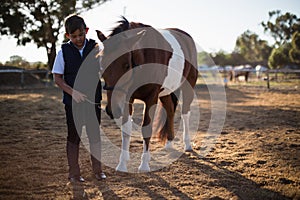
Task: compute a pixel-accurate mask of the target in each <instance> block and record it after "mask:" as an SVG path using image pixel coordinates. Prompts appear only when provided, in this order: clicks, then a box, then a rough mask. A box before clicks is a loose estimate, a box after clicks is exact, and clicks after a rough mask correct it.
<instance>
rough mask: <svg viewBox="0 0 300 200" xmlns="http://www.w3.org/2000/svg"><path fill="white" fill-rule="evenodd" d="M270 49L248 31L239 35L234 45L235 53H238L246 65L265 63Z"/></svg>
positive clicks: (266, 43)
mask: <svg viewBox="0 0 300 200" xmlns="http://www.w3.org/2000/svg"><path fill="white" fill-rule="evenodd" d="M271 50H272V48H271V47H270V46H269V45H268V42H267V41H265V40H261V39H259V36H258V35H257V34H255V33H253V32H251V31H249V30H247V31H245V32H244V33H243V34H242V35H240V36H239V37H238V38H237V40H236V44H235V52H237V53H240V54H241V55H242V56H243V57H244V59H245V61H246V62H248V63H267V61H268V57H269V55H270V53H271Z"/></svg>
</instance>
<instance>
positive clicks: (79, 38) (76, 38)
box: [66, 28, 88, 49]
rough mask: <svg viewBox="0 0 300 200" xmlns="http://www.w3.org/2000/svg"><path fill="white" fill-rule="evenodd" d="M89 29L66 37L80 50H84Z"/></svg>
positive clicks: (79, 30) (78, 30)
mask: <svg viewBox="0 0 300 200" xmlns="http://www.w3.org/2000/svg"><path fill="white" fill-rule="evenodd" d="M87 31H88V29H87V28H86V29H77V30H76V31H74V32H73V33H66V37H67V38H68V39H69V40H71V42H72V43H73V44H74V45H75V46H76V47H77V48H78V49H82V48H83V46H84V41H85V35H86V33H87Z"/></svg>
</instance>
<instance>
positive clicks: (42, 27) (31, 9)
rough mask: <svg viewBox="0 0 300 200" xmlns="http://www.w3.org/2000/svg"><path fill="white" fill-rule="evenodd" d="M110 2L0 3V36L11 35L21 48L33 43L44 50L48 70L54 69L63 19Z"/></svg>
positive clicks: (46, 0) (23, 0) (32, 0)
mask: <svg viewBox="0 0 300 200" xmlns="http://www.w3.org/2000/svg"><path fill="white" fill-rule="evenodd" d="M106 1H108V0H41V1H38V0H19V1H10V0H3V1H2V2H1V4H0V34H1V35H12V36H14V37H15V38H16V39H17V44H18V45H25V44H26V43H28V42H31V41H33V42H34V43H35V44H36V45H37V47H38V48H39V47H45V48H46V52H47V57H48V67H49V69H52V66H53V63H54V59H55V56H56V42H57V41H58V35H59V30H60V29H61V28H62V27H63V22H64V18H65V17H66V16H68V15H70V14H72V13H75V12H76V13H81V12H83V11H86V10H89V9H91V8H93V7H96V6H97V5H100V4H102V3H104V2H106Z"/></svg>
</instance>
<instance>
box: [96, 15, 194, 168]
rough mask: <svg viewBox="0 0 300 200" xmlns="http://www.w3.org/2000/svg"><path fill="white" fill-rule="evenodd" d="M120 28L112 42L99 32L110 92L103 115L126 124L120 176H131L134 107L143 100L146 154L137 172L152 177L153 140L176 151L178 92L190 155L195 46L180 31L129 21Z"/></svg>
mask: <svg viewBox="0 0 300 200" xmlns="http://www.w3.org/2000/svg"><path fill="white" fill-rule="evenodd" d="M117 23H118V25H117V26H116V27H115V28H113V29H112V31H111V33H110V35H108V36H105V35H104V34H103V33H102V32H101V31H99V30H96V32H97V36H98V38H99V40H100V41H101V42H102V43H103V49H102V51H101V61H100V65H101V70H102V71H101V73H102V78H103V79H104V82H105V84H104V86H103V89H104V90H106V91H107V93H106V94H107V105H106V108H105V110H106V113H107V114H108V115H109V116H110V117H111V118H112V119H113V118H115V119H117V118H121V119H122V125H121V136H122V146H121V154H120V158H119V163H118V165H117V167H116V170H117V171H121V172H127V171H128V170H127V163H128V161H129V159H130V156H129V145H130V136H131V131H132V114H133V105H132V104H133V103H134V100H135V99H139V100H141V101H143V102H144V104H145V107H144V113H143V122H142V129H141V130H142V136H143V153H142V156H141V164H140V165H139V167H138V171H139V172H149V171H150V166H149V162H150V158H151V155H150V149H149V143H150V139H151V137H152V135H154V134H157V135H158V138H159V139H160V141H161V142H162V143H163V144H164V145H165V149H172V141H173V139H174V115H175V110H176V106H177V104H178V94H179V93H180V91H181V92H182V110H181V117H182V120H183V141H184V144H185V146H184V149H185V151H192V147H191V143H190V136H189V116H190V105H191V103H192V101H193V98H194V87H195V85H196V81H197V77H198V70H197V51H196V46H195V43H194V40H193V39H192V37H191V36H190V35H189V34H188V33H186V32H184V31H182V30H180V29H177V28H167V29H161V30H159V29H155V28H153V27H152V26H150V25H146V24H143V23H139V22H129V21H128V20H127V19H126V18H125V17H122V19H121V20H120V21H118V22H117ZM153 108H154V109H153ZM164 117H165V119H164Z"/></svg>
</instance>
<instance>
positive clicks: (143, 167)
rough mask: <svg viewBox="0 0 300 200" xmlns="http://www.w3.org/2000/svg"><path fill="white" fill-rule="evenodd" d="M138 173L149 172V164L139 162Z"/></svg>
mask: <svg viewBox="0 0 300 200" xmlns="http://www.w3.org/2000/svg"><path fill="white" fill-rule="evenodd" d="M138 170H139V173H147V172H150V167H149V165H143V164H141V165H140V166H139V169H138Z"/></svg>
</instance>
